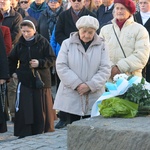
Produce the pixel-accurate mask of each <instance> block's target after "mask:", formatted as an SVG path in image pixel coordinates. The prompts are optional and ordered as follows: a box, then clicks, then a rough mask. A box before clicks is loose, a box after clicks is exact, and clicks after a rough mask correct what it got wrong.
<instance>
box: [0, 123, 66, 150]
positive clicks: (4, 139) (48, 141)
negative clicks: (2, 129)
mask: <svg viewBox="0 0 150 150" xmlns="http://www.w3.org/2000/svg"><path fill="white" fill-rule="evenodd" d="M56 122H57V121H56ZM56 122H55V123H56ZM7 124H8V132H6V133H2V134H0V150H36V149H38V150H67V128H64V129H59V130H55V132H49V133H45V134H39V135H35V136H28V137H25V138H22V139H17V137H15V136H13V127H14V125H13V123H11V122H10V121H9V122H8V123H7Z"/></svg>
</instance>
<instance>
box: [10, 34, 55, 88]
mask: <svg viewBox="0 0 150 150" xmlns="http://www.w3.org/2000/svg"><path fill="white" fill-rule="evenodd" d="M25 43H26V41H25V39H24V38H23V36H22V37H21V38H20V40H19V42H18V43H17V44H16V46H15V47H14V49H13V50H12V51H11V53H10V55H9V57H8V59H9V66H10V74H11V75H12V74H13V73H14V72H16V73H17V75H18V80H19V82H21V84H22V85H24V86H26V87H29V88H35V78H34V76H33V73H32V71H31V68H30V65H29V61H30V60H31V59H37V60H38V61H39V67H38V68H36V70H38V71H39V73H40V75H41V78H42V81H43V82H44V83H45V86H44V87H46V88H48V87H50V85H51V76H50V71H49V68H50V67H51V66H52V65H53V64H54V59H55V56H54V52H53V51H52V48H51V46H50V44H49V43H48V41H47V40H46V39H45V38H44V37H43V36H41V35H40V34H36V35H35V40H34V43H33V44H32V45H31V46H30V47H28V45H27V44H25ZM18 61H19V62H20V65H19V67H18V68H17V64H18Z"/></svg>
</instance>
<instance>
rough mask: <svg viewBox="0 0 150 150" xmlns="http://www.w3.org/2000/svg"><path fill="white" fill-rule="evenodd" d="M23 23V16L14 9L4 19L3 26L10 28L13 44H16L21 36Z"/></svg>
mask: <svg viewBox="0 0 150 150" xmlns="http://www.w3.org/2000/svg"><path fill="white" fill-rule="evenodd" d="M21 22H22V16H21V15H20V14H19V13H18V12H16V11H15V10H14V9H13V8H11V10H10V15H8V16H6V17H4V20H3V22H2V25H4V26H7V27H9V29H10V33H11V38H12V44H16V43H17V42H18V40H19V38H20V36H21V32H20V28H19V25H20V23H21Z"/></svg>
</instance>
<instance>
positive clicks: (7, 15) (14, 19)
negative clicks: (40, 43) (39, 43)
mask: <svg viewBox="0 0 150 150" xmlns="http://www.w3.org/2000/svg"><path fill="white" fill-rule="evenodd" d="M0 10H1V13H2V14H3V18H4V19H3V21H2V25H3V26H7V27H9V29H10V33H11V39H12V47H14V46H15V44H16V43H17V42H18V40H19V38H20V36H21V32H20V29H19V25H20V23H21V21H22V16H21V14H19V13H18V12H16V11H15V10H14V9H13V8H12V7H11V0H0ZM7 88H8V102H9V109H10V119H11V121H14V118H15V100H16V88H17V80H14V79H12V78H11V79H10V80H9V83H7Z"/></svg>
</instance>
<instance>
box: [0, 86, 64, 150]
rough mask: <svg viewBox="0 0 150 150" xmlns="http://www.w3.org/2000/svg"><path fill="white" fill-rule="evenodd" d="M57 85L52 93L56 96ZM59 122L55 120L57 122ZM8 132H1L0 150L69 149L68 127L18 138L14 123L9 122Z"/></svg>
mask: <svg viewBox="0 0 150 150" xmlns="http://www.w3.org/2000/svg"><path fill="white" fill-rule="evenodd" d="M55 91H56V89H55V87H52V94H53V97H55ZM57 122H58V120H57V121H55V124H56V123H57ZM7 126H8V132H6V133H0V150H36V149H38V150H67V127H66V128H64V129H56V130H55V132H49V133H45V134H39V135H35V136H28V137H25V138H22V139H18V138H17V137H15V136H13V129H14V124H13V123H12V122H10V121H8V122H7Z"/></svg>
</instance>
